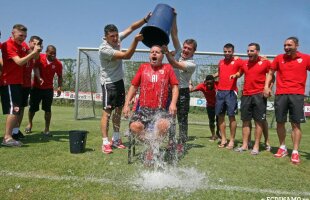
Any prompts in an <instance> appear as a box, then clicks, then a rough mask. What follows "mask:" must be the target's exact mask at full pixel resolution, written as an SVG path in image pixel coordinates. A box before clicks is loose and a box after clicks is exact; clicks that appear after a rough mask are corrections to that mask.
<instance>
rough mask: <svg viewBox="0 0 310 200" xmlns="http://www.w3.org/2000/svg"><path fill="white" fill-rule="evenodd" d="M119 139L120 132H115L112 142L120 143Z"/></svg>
mask: <svg viewBox="0 0 310 200" xmlns="http://www.w3.org/2000/svg"><path fill="white" fill-rule="evenodd" d="M119 139H120V137H119V132H114V133H113V136H112V141H118V140H119Z"/></svg>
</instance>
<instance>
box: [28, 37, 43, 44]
mask: <svg viewBox="0 0 310 200" xmlns="http://www.w3.org/2000/svg"><path fill="white" fill-rule="evenodd" d="M33 40H38V41H39V44H42V42H43V40H42V38H40V37H39V36H36V35H33V36H31V37H30V40H29V41H31V42H32V41H33Z"/></svg>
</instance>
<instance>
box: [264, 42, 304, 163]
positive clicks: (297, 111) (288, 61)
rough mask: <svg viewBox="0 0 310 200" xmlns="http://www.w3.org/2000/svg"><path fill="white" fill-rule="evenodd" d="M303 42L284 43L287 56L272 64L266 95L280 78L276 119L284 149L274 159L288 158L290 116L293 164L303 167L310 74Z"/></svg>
mask: <svg viewBox="0 0 310 200" xmlns="http://www.w3.org/2000/svg"><path fill="white" fill-rule="evenodd" d="M298 46H299V41H298V38H297V37H289V38H287V39H286V40H285V41H284V51H285V53H284V54H280V55H278V56H277V57H276V58H275V59H274V60H273V62H272V65H271V69H270V70H269V73H268V75H267V78H266V82H265V89H264V95H265V96H266V97H268V96H270V94H271V90H270V88H269V87H268V86H269V85H270V82H271V80H272V76H273V75H274V73H275V72H277V76H276V93H275V115H276V121H277V133H278V138H279V143H280V147H279V149H278V151H277V153H276V154H274V157H276V158H281V157H285V156H286V155H288V151H287V148H286V145H285V137H286V130H285V122H286V121H287V114H288V113H289V121H290V122H291V126H292V141H293V152H292V155H291V162H292V163H293V164H299V163H300V158H299V153H298V148H299V144H300V140H301V135H302V132H301V128H300V123H304V122H305V116H304V93H305V86H306V80H307V71H309V70H310V57H309V55H306V54H303V53H301V52H299V51H298Z"/></svg>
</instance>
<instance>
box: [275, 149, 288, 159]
mask: <svg viewBox="0 0 310 200" xmlns="http://www.w3.org/2000/svg"><path fill="white" fill-rule="evenodd" d="M287 154H288V153H287V150H286V149H281V148H279V149H278V152H277V153H276V154H274V157H276V158H282V157H284V156H287Z"/></svg>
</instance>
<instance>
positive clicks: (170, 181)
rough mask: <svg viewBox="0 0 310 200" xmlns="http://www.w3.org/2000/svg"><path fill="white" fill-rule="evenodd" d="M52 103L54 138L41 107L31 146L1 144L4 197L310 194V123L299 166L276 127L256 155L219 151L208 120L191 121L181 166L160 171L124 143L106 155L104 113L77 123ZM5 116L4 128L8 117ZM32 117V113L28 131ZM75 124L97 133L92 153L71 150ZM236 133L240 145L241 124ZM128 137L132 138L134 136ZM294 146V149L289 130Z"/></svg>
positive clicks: (70, 110) (0, 193)
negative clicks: (130, 153)
mask: <svg viewBox="0 0 310 200" xmlns="http://www.w3.org/2000/svg"><path fill="white" fill-rule="evenodd" d="M52 109H53V116H52V123H51V131H52V133H53V134H54V137H52V138H50V139H45V138H43V137H42V135H41V131H42V130H43V127H44V121H43V112H42V111H40V112H38V113H37V114H36V116H35V118H34V127H33V133H32V134H30V135H27V137H26V138H25V139H24V140H23V142H24V144H25V145H24V146H23V147H21V148H7V147H1V148H0V154H1V156H0V179H1V182H0V199H107V200H109V199H126V200H127V199H157V200H159V199H195V200H196V199H259V200H260V199H268V197H286V198H287V197H293V198H294V197H296V198H295V199H303V198H304V199H310V145H309V143H310V135H309V134H310V133H309V132H310V131H309V130H310V123H309V122H308V123H306V124H303V125H302V129H303V138H302V142H301V145H300V154H301V160H302V163H301V164H300V165H298V166H296V165H292V164H291V163H290V162H289V157H285V158H281V159H276V158H273V155H272V153H274V152H275V151H276V147H277V146H278V139H277V135H276V132H275V130H274V129H271V130H270V139H271V144H272V147H273V150H272V152H271V153H270V152H266V151H261V153H260V154H259V155H258V156H252V155H250V152H249V151H248V152H243V153H236V152H233V151H230V150H227V149H219V148H218V147H217V144H216V143H212V142H209V141H208V137H209V136H210V132H209V128H208V126H202V125H190V126H189V136H190V139H191V140H190V141H189V142H188V147H189V149H188V151H187V153H186V154H185V156H184V157H183V158H181V159H180V160H179V162H178V165H177V167H175V168H172V167H171V168H170V169H167V170H166V171H165V170H164V171H153V170H152V169H150V168H146V167H144V166H143V164H142V163H141V162H140V161H139V160H138V159H135V160H134V161H135V162H134V163H133V164H127V150H121V149H116V150H114V153H113V154H111V155H104V154H103V153H102V152H101V142H102V140H101V136H100V127H99V120H98V119H93V120H79V121H76V120H74V119H73V108H72V107H58V106H54V107H53V108H52ZM26 113H27V110H26ZM191 117H194V116H191ZM200 117H205V118H207V116H206V115H205V116H204V115H200ZM0 122H1V123H0V130H1V132H2V131H4V123H5V118H4V116H3V115H1V116H0ZM26 122H27V119H26V118H25V120H24V121H23V124H22V130H23V129H24V128H25V126H26ZM127 126H128V122H127V121H123V122H122V131H123V132H124V131H125V130H126V129H127ZM69 130H87V131H89V134H88V138H87V145H86V152H85V153H82V154H71V153H70V152H69V136H68V131H69ZM2 136H3V134H2V135H1V139H2ZM236 139H237V142H238V144H239V145H240V141H241V129H240V128H238V130H237V136H236ZM123 141H124V143H125V144H128V143H127V138H123ZM287 146H288V148H289V151H291V150H292V142H291V139H290V136H289V135H288V137H287ZM168 185H170V187H168ZM297 197H300V198H297ZM293 198H292V199H293ZM290 199H291V198H290Z"/></svg>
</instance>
